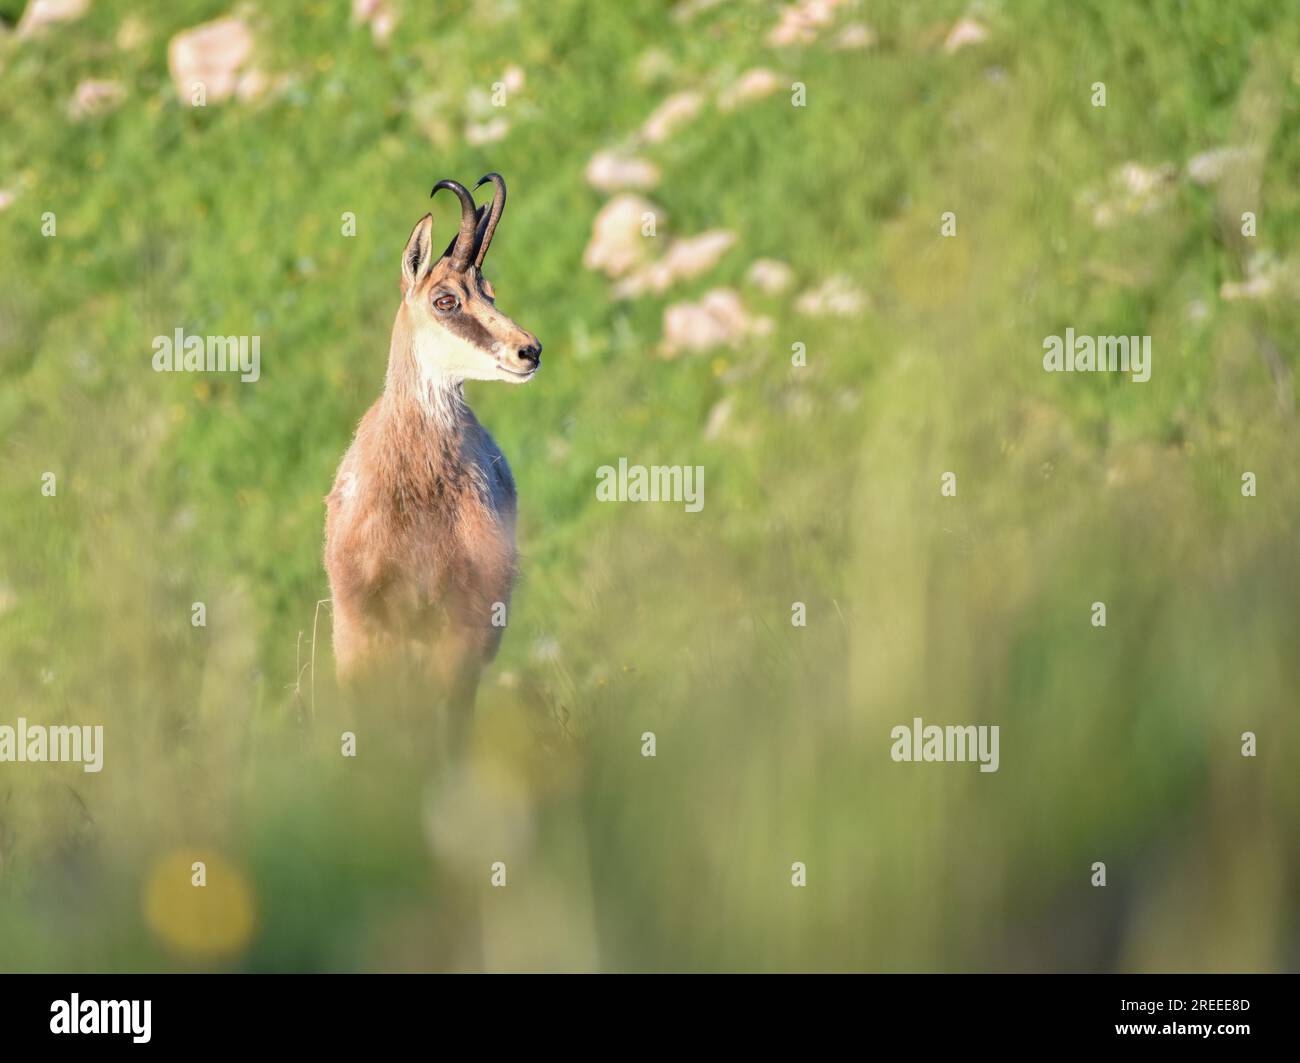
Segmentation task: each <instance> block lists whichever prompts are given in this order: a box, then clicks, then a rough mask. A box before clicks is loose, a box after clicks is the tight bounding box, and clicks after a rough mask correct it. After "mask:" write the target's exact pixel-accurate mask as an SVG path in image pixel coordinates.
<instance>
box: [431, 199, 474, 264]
mask: <svg viewBox="0 0 1300 1063" xmlns="http://www.w3.org/2000/svg"><path fill="white" fill-rule="evenodd" d="M440 188H446V189H449V190H450V191H452V192H455V193H456V198H457V199H459V200H460V233H459V234H458V235H457V237H456V242H455V243H454V244H453V245H452V248H451V268H452V269H454V270H458V271H463V270H464V269H465V268H466V267H468V266H469V260H470V255H472V254H473V253H474V236H475V233H474V221H475V213H476V211H475V209H474V197H473V196H471V195H470V194H469V189H467V188H466V187H465V186H464V185H463V184H461V183H460V182H459V181H439V182H438V183H437V184H436V185H434V186H433V191H432V192H430V193H429V195H430V196H431V197H432V196H434V195H437V193H438V189H440Z"/></svg>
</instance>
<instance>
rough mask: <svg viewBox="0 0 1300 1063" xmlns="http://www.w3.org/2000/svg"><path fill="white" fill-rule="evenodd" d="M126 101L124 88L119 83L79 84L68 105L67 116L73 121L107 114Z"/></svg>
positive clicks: (94, 82)
mask: <svg viewBox="0 0 1300 1063" xmlns="http://www.w3.org/2000/svg"><path fill="white" fill-rule="evenodd" d="M124 99H126V88H125V86H123V85H122V83H121V82H120V81H92V80H87V81H83V82H81V83H80V84H79V85H78V86H77V91H76V92H75V93H73V96H72V101H71V102H70V103H69V104H68V114H69V115H71V116H72V117H73V118H75V119H82V118H91V117H94V116H95V115H100V114H108V112H109V111H112V110H115V109H116V108H118V107H119V106H121V104H122V101H123V100H124Z"/></svg>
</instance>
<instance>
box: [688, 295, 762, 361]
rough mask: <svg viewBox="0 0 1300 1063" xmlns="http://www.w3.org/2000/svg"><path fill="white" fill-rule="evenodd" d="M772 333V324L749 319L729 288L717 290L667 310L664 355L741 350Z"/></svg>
mask: <svg viewBox="0 0 1300 1063" xmlns="http://www.w3.org/2000/svg"><path fill="white" fill-rule="evenodd" d="M771 331H772V321H771V319H770V318H765V317H757V318H755V317H750V315H749V312H748V311H747V310H746V309H745V304H744V303H743V302H742V301H741V298H740V296H739V295H738V294H737V293H736V292H734V291H733V290H732V289H730V288H715V289H714V290H713V291H711V292H707V293H706V294H705V295H704V297H703V298H702V299H701V300H700V301H699V302H696V303H674V304H673V305H672V306H668V307H665V308H664V339H663V348H662V350H663V354H664V357H666V358H673V357H676V356H677V355H678V354H680V353H681V352H683V351H707V350H710V349H712V348H715V347H730V348H732V349H733V350H734V349H738V348H739V347H741V346H742V345H743V344H744V343H745V341H746V340H748V339H749V338H750V337H752V336H760V335H766V334H767V333H769V332H771Z"/></svg>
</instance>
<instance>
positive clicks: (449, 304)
mask: <svg viewBox="0 0 1300 1063" xmlns="http://www.w3.org/2000/svg"><path fill="white" fill-rule="evenodd" d="M433 305H434V306H436V307H437V308H438V309H439V310H441V311H442V312H443V313H444V314H446V313H450V312H451V311H452V310H455V309H456V297H455V296H454V295H440V296H438V298H437V299H435V300H434V301H433Z"/></svg>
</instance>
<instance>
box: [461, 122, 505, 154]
mask: <svg viewBox="0 0 1300 1063" xmlns="http://www.w3.org/2000/svg"><path fill="white" fill-rule="evenodd" d="M509 132H510V123H509V122H508V121H506V119H504V118H492V119H489V120H488V121H486V122H470V123H469V124H467V125H466V126H465V143H467V144H472V145H474V146H475V147H477V146H478V145H480V144H495V143H496V142H497V141H498V140H504V139H505V135H506V134H507V133H509Z"/></svg>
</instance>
